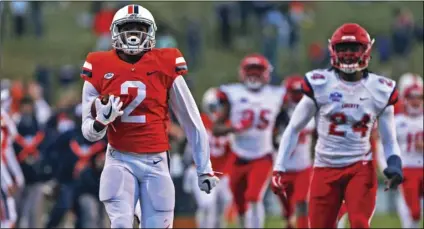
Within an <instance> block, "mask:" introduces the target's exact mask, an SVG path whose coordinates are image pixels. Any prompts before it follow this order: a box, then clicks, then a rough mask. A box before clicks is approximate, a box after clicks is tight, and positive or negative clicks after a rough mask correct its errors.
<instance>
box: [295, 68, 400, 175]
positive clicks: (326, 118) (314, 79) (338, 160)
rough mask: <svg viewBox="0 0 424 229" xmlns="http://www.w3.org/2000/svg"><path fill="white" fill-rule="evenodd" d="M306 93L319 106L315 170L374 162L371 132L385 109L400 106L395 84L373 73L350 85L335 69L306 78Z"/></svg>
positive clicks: (308, 75)
mask: <svg viewBox="0 0 424 229" xmlns="http://www.w3.org/2000/svg"><path fill="white" fill-rule="evenodd" d="M303 91H304V93H305V94H306V95H307V96H308V97H310V98H312V99H313V100H314V101H315V104H316V106H317V112H316V115H315V121H316V125H317V126H316V128H317V131H318V141H317V144H316V147H315V153H316V154H315V163H314V166H317V167H344V166H348V165H350V164H353V163H355V162H358V161H370V160H372V153H371V152H370V149H371V145H370V135H371V130H372V127H373V125H374V123H375V121H376V120H377V118H378V116H379V115H380V114H381V113H382V112H383V111H384V109H385V108H386V107H388V106H390V105H393V104H395V103H396V101H397V98H398V93H397V90H396V88H395V82H394V81H393V80H390V79H388V78H385V77H383V76H379V75H376V74H373V73H369V72H366V73H364V77H363V78H362V79H361V80H360V81H358V82H346V81H344V80H342V79H341V78H340V77H339V76H338V74H337V72H336V71H335V70H333V69H328V70H314V71H311V72H308V73H307V74H306V76H305V79H304V84H303ZM305 112H308V111H305Z"/></svg>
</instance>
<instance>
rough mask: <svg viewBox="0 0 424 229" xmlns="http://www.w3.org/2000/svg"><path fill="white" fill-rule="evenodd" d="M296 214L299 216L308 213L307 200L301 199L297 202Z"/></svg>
mask: <svg viewBox="0 0 424 229" xmlns="http://www.w3.org/2000/svg"><path fill="white" fill-rule="evenodd" d="M296 215H298V216H307V215H308V203H307V202H306V201H300V202H298V203H296Z"/></svg>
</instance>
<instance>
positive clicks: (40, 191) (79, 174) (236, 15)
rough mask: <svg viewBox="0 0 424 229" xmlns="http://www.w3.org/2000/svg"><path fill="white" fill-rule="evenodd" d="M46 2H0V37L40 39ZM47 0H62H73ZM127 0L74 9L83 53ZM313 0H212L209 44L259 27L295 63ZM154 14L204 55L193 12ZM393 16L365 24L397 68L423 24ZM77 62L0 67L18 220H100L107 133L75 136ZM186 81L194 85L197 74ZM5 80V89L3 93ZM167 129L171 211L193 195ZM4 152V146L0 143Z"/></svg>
mask: <svg viewBox="0 0 424 229" xmlns="http://www.w3.org/2000/svg"><path fill="white" fill-rule="evenodd" d="M45 4H50V3H47V2H26V1H19V2H8V3H4V2H2V3H0V15H1V16H0V20H1V22H0V34H1V35H0V47H1V46H3V45H4V39H22V37H25V36H31V37H34V38H35V39H43V37H44V36H45V33H46V30H48V29H49V28H48V27H47V25H46V20H45V19H44V18H43V9H44V5H45ZM54 4H57V7H63V8H66V7H68V5H69V4H72V3H70V2H56V3H54ZM126 4H128V2H124V1H121V2H119V3H115V2H92V3H90V5H91V8H90V10H89V11H85V13H83V14H81V15H79V16H78V24H79V25H80V26H82V27H87V28H90V29H91V30H92V33H93V34H94V35H95V37H96V42H94V43H95V44H94V46H93V47H91V48H90V50H84V49H82V50H81V55H82V57H81V58H83V57H84V55H85V54H86V53H87V51H96V50H107V49H110V48H111V43H110V31H109V27H110V24H111V21H112V18H113V15H114V13H115V11H116V10H117V9H119V8H120V7H121V6H123V5H126ZM316 4H319V3H315V2H284V3H281V2H268V1H241V2H217V3H215V6H216V7H215V10H216V12H215V13H216V17H215V18H216V24H217V27H216V37H215V40H216V44H217V48H218V49H222V50H224V51H225V52H236V51H235V50H239V49H240V48H243V46H246V45H249V43H248V41H247V40H248V37H252V36H257V37H260V39H261V41H262V42H261V47H260V50H258V51H259V52H261V53H263V54H264V55H265V56H266V57H267V58H268V59H269V60H270V62H271V63H272V65H274V66H278V64H279V62H280V59H279V55H278V50H284V51H285V52H287V53H289V54H288V55H289V56H290V57H291V58H290V65H289V68H290V69H292V71H293V69H296V68H297V67H298V66H299V58H300V57H299V55H298V54H299V42H300V40H301V31H300V29H301V27H308V26H310V24H311V23H313V22H312V21H313V20H314V8H315V5H316ZM354 4H370V3H369V2H358V3H354ZM6 11H7V12H8V17H7V18H6V16H5V12H6ZM251 15H254V16H253V17H254V18H255V20H256V23H257V25H258V26H259V29H257V30H253V31H252V30H251V29H249V28H250V27H249V26H248V23H249V21H248V17H251ZM421 17H422V15H421ZM156 20H157V21H158V22H157V23H158V27H159V30H158V33H157V36H156V40H157V43H156V47H158V48H162V47H184V48H183V49H182V51H183V53H184V55H185V57H186V59H187V62H188V63H189V68H190V70H196V69H199V68H202V67H203V66H204V65H207V64H208V63H205V62H203V61H201V57H202V55H204V54H202V52H203V50H202V47H203V45H202V42H204V39H205V37H204V35H203V34H202V29H201V28H202V25H201V24H200V23H199V22H198V21H196V20H193V19H191V18H189V17H187V18H185V19H184V20H186V22H185V23H186V25H187V26H186V29H185V30H178V29H175V28H172V27H171V26H168V25H167V24H166V23H163V22H162V21H161V20H160V18H157V19H156ZM392 20H393V21H392V22H391V24H392V28H391V34H390V35H387V34H378V33H377V34H375V33H373V36H374V37H376V40H378V43H376V45H375V47H374V52H376V53H378V55H377V56H378V59H374V60H373V61H378V62H381V63H385V62H388V61H390V60H393V59H395V60H396V61H394V62H392V63H395V64H396V66H393V69H396V73H400V72H407V71H408V69H407V68H408V65H407V63H408V61H409V59H408V57H409V55H410V53H411V51H412V50H413V49H414V48H415V47H416V46H417V45H419V44H420V43H422V42H423V25H422V22H421V23H420V22H419V20H422V18H414V15H413V14H412V12H411V11H410V10H409V9H407V8H395V9H393V12H392ZM7 21H9V23H11V26H12V30H11V31H10V32H11V33H8V34H6V33H5V29H4V27H5V23H6V22H7ZM417 22H418V23H417ZM328 36H330V34H328ZM63 45H72V44H63ZM0 50H2V49H1V48H0ZM306 52H307V58H308V63H309V66H307V67H308V68H323V67H326V66H327V65H328V64H329V55H328V51H327V45H326V43H323V42H322V41H316V42H313V43H311V44H309V46H308V47H307V50H306ZM18 53H19V51H18ZM63 55H66V53H63ZM1 58H7V56H2V57H1ZM2 68H7V66H2ZM79 68H80V66H75V65H72V64H66V65H63V66H60V67H59V68H51V67H47V66H45V65H42V64H40V65H39V66H37V67H36V68H35V71H34V73H33V75H32V76H31V77H28V78H26V80H16V79H14V78H10V79H5V77H4V76H2V77H1V89H2V112H3V109H5V110H6V109H7V113H8V114H9V116H10V117H11V119H12V120H13V122H14V123H16V127H17V136H18V137H17V138H16V141H15V142H14V143H13V144H12V145H11V146H12V147H11V149H10V150H11V151H12V152H13V153H14V154H16V155H17V162H16V163H17V164H18V166H19V167H20V170H19V169H16V168H13V167H14V166H15V165H14V164H13V162H12V164H8V165H7V166H10V167H11V168H12V169H11V170H12V172H11V174H12V176H13V180H14V186H13V187H12V188H10V189H8V190H7V195H10V196H13V197H14V198H15V200H16V209H17V215H16V220H17V221H16V222H17V224H16V226H17V227H28V226H31V227H47V228H51V227H58V226H59V225H60V223H61V222H62V223H63V222H64V225H65V226H71V227H73V226H76V227H93V226H94V227H104V226H106V224H105V223H107V222H106V221H107V220H105V215H104V211H103V210H102V207H103V206H102V205H101V203H100V202H99V201H98V183H99V179H100V173H101V170H102V163H103V161H104V153H103V152H104V151H105V146H106V141H104V142H100V143H90V142H87V141H86V140H85V139H84V138H83V137H82V134H81V130H80V129H81V128H80V124H81V108H80V104H79V103H80V101H81V98H80V96H81V95H80V94H81V93H80V91H81V88H80V85H81V81H80V80H79ZM234 68H235V69H236V68H237V66H234ZM379 70H382V69H379ZM284 74H285V73H284V72H279V71H274V72H273V80H272V83H274V84H280V83H281V80H282V79H283V78H284ZM385 74H386V75H389V76H390V75H391V74H395V73H393V71H392V70H387V72H386V73H385ZM189 79H190V77H189ZM191 86H192V87H195V84H192V85H191ZM211 86H212V85H211ZM3 90H7V91H8V92H9V93H8V94H3ZM58 91H60V93H58ZM169 134H170V135H171V138H170V139H171V140H172V142H171V145H172V146H173V148H172V153H173V160H171V161H172V165H171V168H172V171H171V173H172V176H173V177H174V179H175V180H174V181H175V185H176V191H177V203H176V215H177V216H178V214H191V213H192V212H193V211H194V210H193V209H194V208H195V204H194V202H193V201H187V200H189V199H190V196H189V195H188V194H186V193H184V191H183V189H182V187H181V181H182V175H183V172H184V169H185V168H186V167H187V166H189V164H190V163H191V162H190V160H184V157H183V153H184V144H185V140H184V138H185V137H184V134H183V131H182V130H181V129H180V127H179V126H178V124H177V123H175V125H174V126H173V128H172V129H171V131H170V133H169ZM4 153H6V152H2V154H4ZM94 209H95V210H94ZM64 219H67V220H64Z"/></svg>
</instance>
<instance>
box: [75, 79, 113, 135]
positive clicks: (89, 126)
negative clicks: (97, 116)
mask: <svg viewBox="0 0 424 229" xmlns="http://www.w3.org/2000/svg"><path fill="white" fill-rule="evenodd" d="M98 96H99V92H97V90H96V89H95V88H94V86H93V85H92V84H91V83H90V82H88V81H85V82H84V86H83V88H82V125H81V129H82V134H83V135H84V137H85V138H86V139H87V140H89V141H91V142H95V141H99V140H100V139H102V138H103V137H104V136H105V134H106V130H107V127H105V128H104V129H103V130H102V131H100V132H97V131H96V130H95V129H94V127H93V124H94V121H95V120H94V118H93V116H91V105H92V103H93V101H94V99H96V98H97V97H98Z"/></svg>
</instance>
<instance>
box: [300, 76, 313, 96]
mask: <svg viewBox="0 0 424 229" xmlns="http://www.w3.org/2000/svg"><path fill="white" fill-rule="evenodd" d="M302 92H303V94H305V95H306V96H308V97H309V98H311V99H314V90H313V89H312V86H311V83H309V80H308V78H307V77H306V76H305V78H303V82H302Z"/></svg>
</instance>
